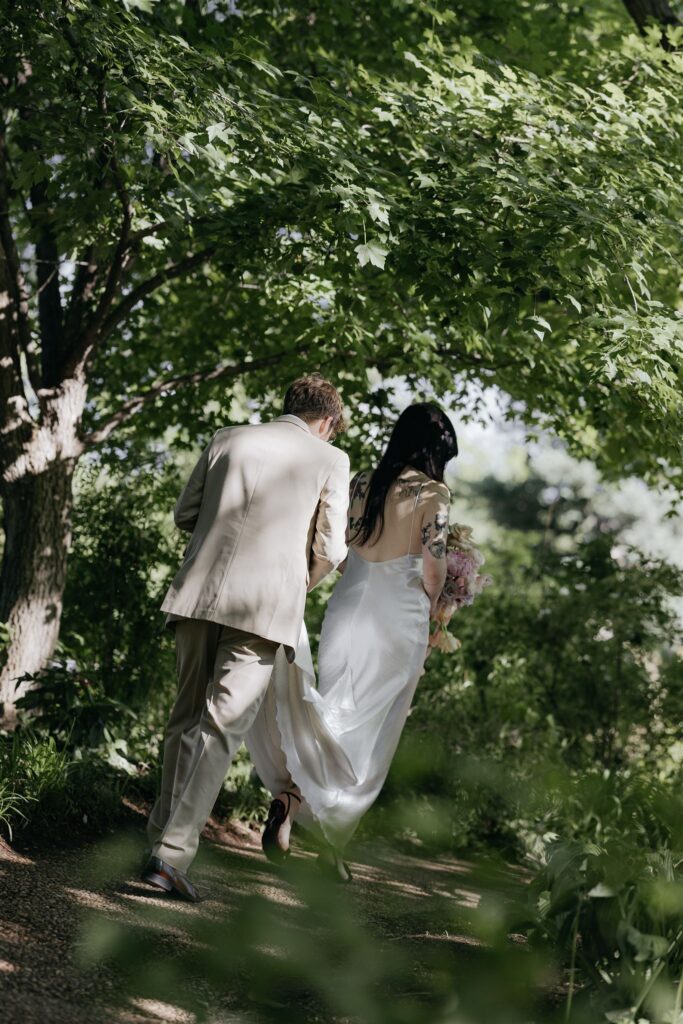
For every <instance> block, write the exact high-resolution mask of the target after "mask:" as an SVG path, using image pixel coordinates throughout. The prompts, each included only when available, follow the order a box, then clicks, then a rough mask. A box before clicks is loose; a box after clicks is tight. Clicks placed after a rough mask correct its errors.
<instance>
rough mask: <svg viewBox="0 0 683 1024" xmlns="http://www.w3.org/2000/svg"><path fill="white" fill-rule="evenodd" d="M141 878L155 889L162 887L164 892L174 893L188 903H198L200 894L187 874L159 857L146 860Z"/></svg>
mask: <svg viewBox="0 0 683 1024" xmlns="http://www.w3.org/2000/svg"><path fill="white" fill-rule="evenodd" d="M141 878H142V880H143V882H147V883H148V884H149V885H153V886H154V887H155V889H162V890H163V891H164V892H172V893H175V894H176V896H180V897H181V899H184V900H187V901H188V902H189V903H199V902H200V900H201V896H200V895H199V893H198V892H197V890H196V889H195V887H194V886H193V884H192V882H191V881H190V879H189V878H188V877H187V875H185V874H183V872H182V871H179V870H178V868H174V867H173V866H172V865H171V864H167V863H166V861H165V860H162V859H161V857H150V858H149V860H148V861H147V863H146V865H145V867H144V869H143V872H142V875H141Z"/></svg>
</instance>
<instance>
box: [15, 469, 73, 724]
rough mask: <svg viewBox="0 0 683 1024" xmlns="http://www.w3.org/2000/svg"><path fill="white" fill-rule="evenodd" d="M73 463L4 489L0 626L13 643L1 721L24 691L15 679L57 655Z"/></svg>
mask: <svg viewBox="0 0 683 1024" xmlns="http://www.w3.org/2000/svg"><path fill="white" fill-rule="evenodd" d="M72 477H73V464H72V463H70V462H61V461H57V462H53V463H52V464H51V465H50V466H49V467H48V468H47V469H46V470H45V471H44V472H42V473H39V474H37V475H28V474H27V475H26V476H23V477H21V478H20V479H19V480H17V481H16V482H14V483H12V484H10V485H9V486H7V485H6V486H5V487H4V488H3V492H4V493H3V510H4V530H5V548H4V552H3V559H2V569H1V571H0V621H2V622H5V623H7V626H8V627H9V633H10V642H9V647H8V650H7V656H6V660H5V664H4V666H3V668H2V671H0V702H2V705H3V707H2V710H1V711H0V717H4V719H5V722H6V723H8V724H9V723H11V721H12V720H13V718H14V702H15V700H16V699H17V698H18V697H19V696H20V694H21V692H22V691H23V690H25V688H26V687H25V685H24V686H22V687H20V688H19V689H17V686H16V679H17V678H18V677H20V676H22V675H23V674H24V673H27V672H31V673H33V672H37V671H38V670H39V669H41V668H43V667H44V665H45V663H46V662H47V661H48V660H49V658H50V657H51V656H52V654H53V653H54V649H55V646H56V644H57V639H58V636H59V625H60V620H61V615H62V595H63V593H64V585H65V582H66V560H67V552H68V548H69V543H70V539H71V523H70V519H71V506H72V490H71V483H72Z"/></svg>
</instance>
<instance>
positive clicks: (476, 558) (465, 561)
mask: <svg viewBox="0 0 683 1024" xmlns="http://www.w3.org/2000/svg"><path fill="white" fill-rule="evenodd" d="M483 564H484V556H483V555H482V553H481V551H480V550H479V548H478V547H477V546H476V544H475V543H474V541H473V540H472V528H471V527H470V526H463V525H462V524H460V523H454V524H453V525H452V526H451V527H450V529H449V531H448V537H447V540H446V566H447V574H446V582H445V584H444V588H443V590H442V591H441V595H440V597H439V600H438V601H437V605H436V615H435V617H434V622H435V623H436V628H435V629H434V632H433V633H431V634H430V636H429V646H430V647H436V648H437V650H439V651H445V652H446V653H447V654H452V653H453V651H457V650H458V648H459V647H460V641H459V640H458V639H457V637H454V636H451V634H450V633H449V632H448V624H449V622H450V621H451V619H452V618H453V615H454V614H455V612H457V611H458V610H459V609H460V608H464V607H466V606H467V605H470V604H472V602H473V601H474V599H475V597H477V596H478V595H479V594H481V592H482V591H483V590H484V589H485V588H486V587H488V586H489V585H490V584H491V583H492V582H493V580H492V577H491V576H489V575H482V574H481V573H480V572H479V570H480V568H481V567H482V565H483Z"/></svg>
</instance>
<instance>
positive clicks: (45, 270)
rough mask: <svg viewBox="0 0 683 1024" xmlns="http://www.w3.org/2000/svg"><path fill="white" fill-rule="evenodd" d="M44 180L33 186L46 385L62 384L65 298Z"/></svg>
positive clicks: (32, 208)
mask: <svg viewBox="0 0 683 1024" xmlns="http://www.w3.org/2000/svg"><path fill="white" fill-rule="evenodd" d="M47 207H48V198H47V186H46V184H45V182H44V181H40V182H38V184H36V185H33V186H32V188H31V219H32V220H33V223H34V225H35V226H36V228H37V230H38V231H39V237H38V241H37V243H36V257H37V260H36V280H37V283H38V322H39V325H40V342H41V364H42V378H43V381H42V384H43V387H45V388H50V387H54V386H55V385H57V384H58V383H59V380H60V375H59V369H60V363H61V360H62V354H63V353H62V348H63V340H64V339H63V335H62V327H63V322H62V321H63V313H62V297H61V294H60V291H59V250H58V247H57V239H56V238H55V233H54V228H53V225H52V222H51V218H50V213H49V209H48V208H47Z"/></svg>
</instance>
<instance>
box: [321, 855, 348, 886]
mask: <svg viewBox="0 0 683 1024" xmlns="http://www.w3.org/2000/svg"><path fill="white" fill-rule="evenodd" d="M316 864H317V867H318V870H319V871H320V872H321V873H322V874H323V875H324V876H325V878H327V879H328V880H329V881H330V882H339V883H341V884H342V885H348V884H349V882H352V881H353V875H352V874H351V868H350V867H349V865H348V864H347V863H346V861H345V860H343V859H342V858H341V857H340V856H339V854H338V853H336V851H335V850H333V849H331V848H330V849H329V850H324V851H323V852H322V853H319V854H318V859H317V861H316Z"/></svg>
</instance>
